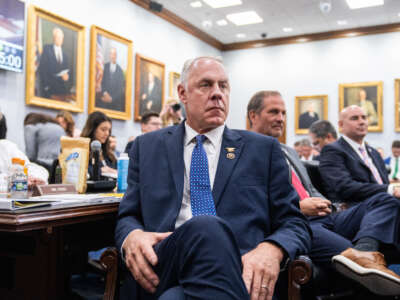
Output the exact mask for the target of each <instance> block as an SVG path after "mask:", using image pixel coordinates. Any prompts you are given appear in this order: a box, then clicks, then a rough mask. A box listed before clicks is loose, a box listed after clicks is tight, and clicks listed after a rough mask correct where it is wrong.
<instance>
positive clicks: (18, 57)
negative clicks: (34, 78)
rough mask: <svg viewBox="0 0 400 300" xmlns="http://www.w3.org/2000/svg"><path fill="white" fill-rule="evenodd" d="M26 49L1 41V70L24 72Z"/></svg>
mask: <svg viewBox="0 0 400 300" xmlns="http://www.w3.org/2000/svg"><path fill="white" fill-rule="evenodd" d="M23 57H24V49H23V48H22V47H21V46H18V45H15V44H11V43H8V42H5V41H0V68H2V69H6V70H10V71H17V72H22V69H23Z"/></svg>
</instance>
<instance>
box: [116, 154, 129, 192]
mask: <svg viewBox="0 0 400 300" xmlns="http://www.w3.org/2000/svg"><path fill="white" fill-rule="evenodd" d="M128 167H129V157H128V154H127V153H121V155H120V156H119V157H118V162H117V169H118V179H117V185H118V192H119V193H124V192H125V191H126V188H127V186H128Z"/></svg>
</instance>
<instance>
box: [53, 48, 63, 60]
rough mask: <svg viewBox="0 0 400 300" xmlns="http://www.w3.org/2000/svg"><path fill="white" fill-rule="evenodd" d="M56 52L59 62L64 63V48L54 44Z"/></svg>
mask: <svg viewBox="0 0 400 300" xmlns="http://www.w3.org/2000/svg"><path fill="white" fill-rule="evenodd" d="M54 54H55V56H56V59H57V61H58V63H59V64H62V61H63V56H62V49H61V47H58V46H56V45H54Z"/></svg>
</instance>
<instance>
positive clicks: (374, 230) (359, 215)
mask: <svg viewBox="0 0 400 300" xmlns="http://www.w3.org/2000/svg"><path fill="white" fill-rule="evenodd" d="M399 215H400V200H399V199H396V198H394V197H392V196H390V195H389V194H388V193H379V194H376V195H374V196H372V197H370V198H368V199H367V200H364V201H363V202H361V203H358V204H356V205H354V206H352V207H350V208H348V209H346V210H344V211H341V212H337V213H332V214H331V215H329V216H326V217H321V218H310V226H311V229H312V232H313V240H312V249H311V252H310V257H311V259H312V260H313V261H314V262H315V263H317V264H318V263H320V264H327V265H330V262H331V258H332V256H334V255H337V254H339V253H341V252H342V251H344V250H346V249H347V248H349V247H353V243H355V242H356V241H357V240H359V239H360V238H363V237H370V238H373V239H375V240H378V241H379V242H381V243H383V244H388V245H397V244H398V243H399V232H398V229H399V228H398V227H399Z"/></svg>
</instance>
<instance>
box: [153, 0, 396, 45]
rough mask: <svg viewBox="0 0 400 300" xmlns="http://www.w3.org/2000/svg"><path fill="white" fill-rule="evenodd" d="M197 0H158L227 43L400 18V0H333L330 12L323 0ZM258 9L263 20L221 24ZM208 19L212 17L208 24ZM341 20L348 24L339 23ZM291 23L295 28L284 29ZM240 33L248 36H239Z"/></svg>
mask: <svg viewBox="0 0 400 300" xmlns="http://www.w3.org/2000/svg"><path fill="white" fill-rule="evenodd" d="M193 1H195V0H158V1H157V2H158V3H160V4H162V5H163V7H164V8H166V9H167V10H169V11H171V12H172V13H174V14H176V15H177V16H179V17H180V18H182V19H184V20H185V21H187V22H189V23H190V24H192V25H193V26H195V27H197V28H198V29H200V30H202V31H204V32H205V33H207V34H208V35H210V36H212V37H214V38H215V39H217V40H218V41H220V42H221V43H223V44H230V43H238V42H246V41H254V40H260V39H262V38H263V37H262V36H261V34H263V33H266V34H267V36H266V38H267V39H271V38H284V37H290V36H298V35H304V34H312V33H321V32H328V31H338V30H345V29H352V28H359V27H368V26H375V25H386V24H393V23H399V22H400V0H385V5H383V6H378V7H369V8H362V9H356V10H351V9H349V7H348V5H347V3H346V1H345V0H331V4H332V6H331V7H332V8H331V11H330V12H329V13H327V14H324V13H322V12H321V10H320V6H319V3H320V0H242V3H243V4H242V5H238V6H231V7H225V8H217V9H213V8H211V7H210V6H208V5H207V4H206V3H204V2H203V1H202V0H197V1H200V2H202V4H203V5H202V7H200V8H193V7H191V6H190V3H191V2H193ZM249 10H255V11H256V12H257V13H258V15H259V16H260V17H261V18H262V19H263V20H264V21H263V23H259V24H253V25H243V26H236V25H234V24H233V23H231V22H230V21H228V24H227V25H226V26H218V25H217V24H216V21H217V20H220V19H225V20H227V19H226V17H225V16H226V15H227V14H231V13H238V12H244V11H249ZM204 20H210V21H212V24H213V25H212V26H211V27H210V28H205V27H204V26H203V25H202V23H203V21H204ZM339 20H345V21H346V22H347V24H345V25H339V24H338V21H339ZM284 27H290V28H292V29H293V31H292V32H284V31H283V28H284ZM238 33H241V34H245V37H242V38H238V37H237V36H236V35H237V34H238Z"/></svg>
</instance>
